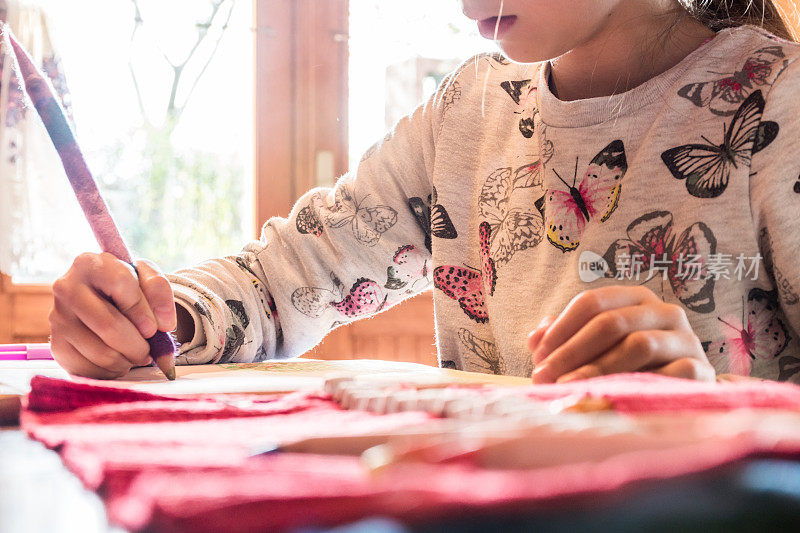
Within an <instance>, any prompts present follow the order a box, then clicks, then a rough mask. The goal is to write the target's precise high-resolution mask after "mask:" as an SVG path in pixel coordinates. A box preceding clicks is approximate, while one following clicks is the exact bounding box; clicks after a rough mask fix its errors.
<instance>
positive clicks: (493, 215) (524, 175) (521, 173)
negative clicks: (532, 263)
mask: <svg viewBox="0 0 800 533" xmlns="http://www.w3.org/2000/svg"><path fill="white" fill-rule="evenodd" d="M542 168H543V163H542V161H540V160H536V161H534V162H533V163H530V164H527V165H523V166H521V167H519V168H517V169H516V170H514V169H512V167H504V168H498V169H496V170H495V171H494V172H492V173H491V174H490V175H489V177H488V178H486V182H485V183H484V185H483V187H482V188H481V194H480V197H479V199H478V208H479V210H480V214H481V217H483V218H484V219H485V222H484V223H485V224H488V225H489V227H490V229H491V231H490V239H489V255H490V256H491V258H492V259H493V260H494V261H495V262H497V264H498V265H503V264H505V263H507V262H509V261H510V260H511V258H512V257H514V254H515V253H516V252H519V251H522V250H525V249H527V248H532V247H534V246H537V245H538V244H539V243H540V242H541V240H542V238H543V237H544V191H542V192H541V193H540V194H541V196H540V198H539V199H538V200H536V201H535V202H533V205H530V201H529V200H528V201H525V200H526V197H525V196H524V195H520V194H517V195H514V192H515V191H519V190H521V189H530V188H541V187H542V183H543V180H542V174H543V172H542Z"/></svg>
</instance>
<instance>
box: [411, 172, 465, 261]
mask: <svg viewBox="0 0 800 533" xmlns="http://www.w3.org/2000/svg"><path fill="white" fill-rule="evenodd" d="M437 199H438V198H437V194H436V187H434V188H433V194H430V195H428V198H427V201H425V200H423V199H422V198H420V197H419V196H414V197H412V198H409V199H408V208H409V209H410V210H411V214H413V215H414V218H415V219H416V220H417V224H419V227H420V228H422V231H423V233H424V234H425V247H426V248H427V249H428V251H429V252H430V251H431V236H433V237H437V238H439V239H455V238H456V237H458V232H457V231H456V228H455V226H453V222H452V221H451V220H450V215H448V214H447V210H446V209H445V208H444V206H442V205H441V204H438V203H436V201H437Z"/></svg>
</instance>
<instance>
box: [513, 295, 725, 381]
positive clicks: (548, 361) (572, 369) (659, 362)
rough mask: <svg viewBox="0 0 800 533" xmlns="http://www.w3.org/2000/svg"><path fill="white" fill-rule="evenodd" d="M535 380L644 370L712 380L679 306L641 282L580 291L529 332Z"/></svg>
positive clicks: (569, 378) (703, 357) (701, 351)
mask: <svg viewBox="0 0 800 533" xmlns="http://www.w3.org/2000/svg"><path fill="white" fill-rule="evenodd" d="M528 348H529V349H530V350H531V351H532V352H533V355H532V357H533V364H534V368H535V370H534V372H533V381H534V383H553V382H558V383H563V382H566V381H573V380H576V379H586V378H592V377H595V376H602V375H605V374H613V373H617V372H636V371H647V372H654V373H656V374H663V375H665V376H674V377H682V378H690V379H698V380H702V381H714V379H715V372H714V368H713V367H712V366H711V365H710V364H709V362H708V359H707V358H706V355H705V351H704V350H703V347H702V345H701V344H700V340H699V339H698V338H697V336H696V335H695V334H694V331H692V327H691V326H690V325H689V321H688V319H687V318H686V313H685V312H684V311H683V308H682V307H680V306H678V305H673V304H667V303H664V302H662V301H661V300H660V299H659V298H658V297H657V296H656V295H655V294H653V292H652V291H651V290H650V289H647V288H646V287H642V286H635V287H629V286H610V287H602V288H599V289H594V290H589V291H585V292H582V293H581V294H579V295H578V296H576V297H575V298H573V299H572V301H571V302H570V303H569V304H568V305H567V307H566V308H565V309H564V311H562V312H561V314H560V315H559V316H558V317H551V316H548V317H545V319H544V320H542V323H541V324H540V325H539V327H538V328H537V329H536V330H534V331H533V332H531V334H530V336H529V338H528Z"/></svg>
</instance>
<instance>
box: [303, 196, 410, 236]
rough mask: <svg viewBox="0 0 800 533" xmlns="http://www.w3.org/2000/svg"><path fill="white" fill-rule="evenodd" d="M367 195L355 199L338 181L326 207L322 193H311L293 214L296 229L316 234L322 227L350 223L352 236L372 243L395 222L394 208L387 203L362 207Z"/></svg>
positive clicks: (342, 225) (319, 232) (347, 224)
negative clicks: (306, 202)
mask: <svg viewBox="0 0 800 533" xmlns="http://www.w3.org/2000/svg"><path fill="white" fill-rule="evenodd" d="M368 197H369V195H367V196H365V197H364V198H362V199H361V200H360V201H357V200H356V198H355V195H354V194H353V193H351V191H350V189H349V188H348V187H347V186H346V185H344V184H341V185H339V186H338V187H337V188H336V192H335V193H334V201H333V205H332V206H330V207H328V206H326V205H325V202H324V200H323V198H322V194H320V193H314V194H312V195H311V198H310V202H309V203H308V205H306V206H305V207H304V208H303V209H301V210H300V212H299V213H298V215H297V219H296V222H295V224H296V226H297V231H299V232H300V233H303V234H311V235H314V236H316V237H319V236H320V235H322V233H323V231H324V228H325V227H326V226H327V227H330V228H341V227H344V226H350V229H351V231H352V232H353V236H354V237H355V238H356V240H357V241H358V242H359V243H361V244H363V245H365V246H375V245H376V244H378V241H380V238H381V235H383V234H384V233H386V232H387V231H388V230H389V229H390V228H391V227H392V226H394V225H395V223H397V211H395V210H394V209H393V208H391V207H389V206H387V205H376V206H372V207H365V203H366V199H367V198H368Z"/></svg>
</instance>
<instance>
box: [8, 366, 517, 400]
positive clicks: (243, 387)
mask: <svg viewBox="0 0 800 533" xmlns="http://www.w3.org/2000/svg"><path fill="white" fill-rule="evenodd" d="M176 371H177V375H178V378H177V379H176V380H175V381H167V379H166V378H165V377H164V375H163V374H161V372H159V371H158V370H157V369H156V368H154V367H152V366H147V367H141V368H134V369H133V370H131V371H130V372H129V373H128V374H127V375H126V376H124V377H122V378H120V379H117V380H112V381H103V380H89V379H82V378H72V379H79V380H80V381H85V382H89V383H94V384H97V385H106V386H117V387H128V388H132V389H136V390H141V391H145V392H151V393H153V394H165V395H172V394H176V395H185V394H213V393H272V392H290V391H297V390H315V389H321V388H322V386H323V384H324V383H325V379H327V378H328V377H330V376H332V375H352V376H358V378H359V379H364V380H368V379H372V380H375V381H382V382H385V381H387V380H389V381H394V382H398V383H399V382H403V383H417V384H426V385H432V384H446V383H460V384H480V383H491V384H495V385H510V386H514V385H527V384H529V383H530V381H529V380H528V379H526V378H516V377H511V376H493V375H489V374H477V373H472V372H459V371H456V370H442V369H439V368H435V367H431V366H427V365H420V364H417V363H404V362H398V361H379V360H374V359H347V360H335V361H328V360H324V361H323V360H317V359H313V360H311V359H292V360H289V361H264V362H261V363H238V364H216V365H187V366H178V367H177V368H176ZM34 375H44V376H48V377H55V378H61V379H70V376H69V375H68V374H67V373H66V372H65V371H64V370H62V369H61V368H60V367H59V366H58V364H57V363H55V362H54V361H3V362H0V394H6V395H20V394H25V393H26V392H27V391H28V390H29V384H30V380H31V378H32V377H33V376H34Z"/></svg>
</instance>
